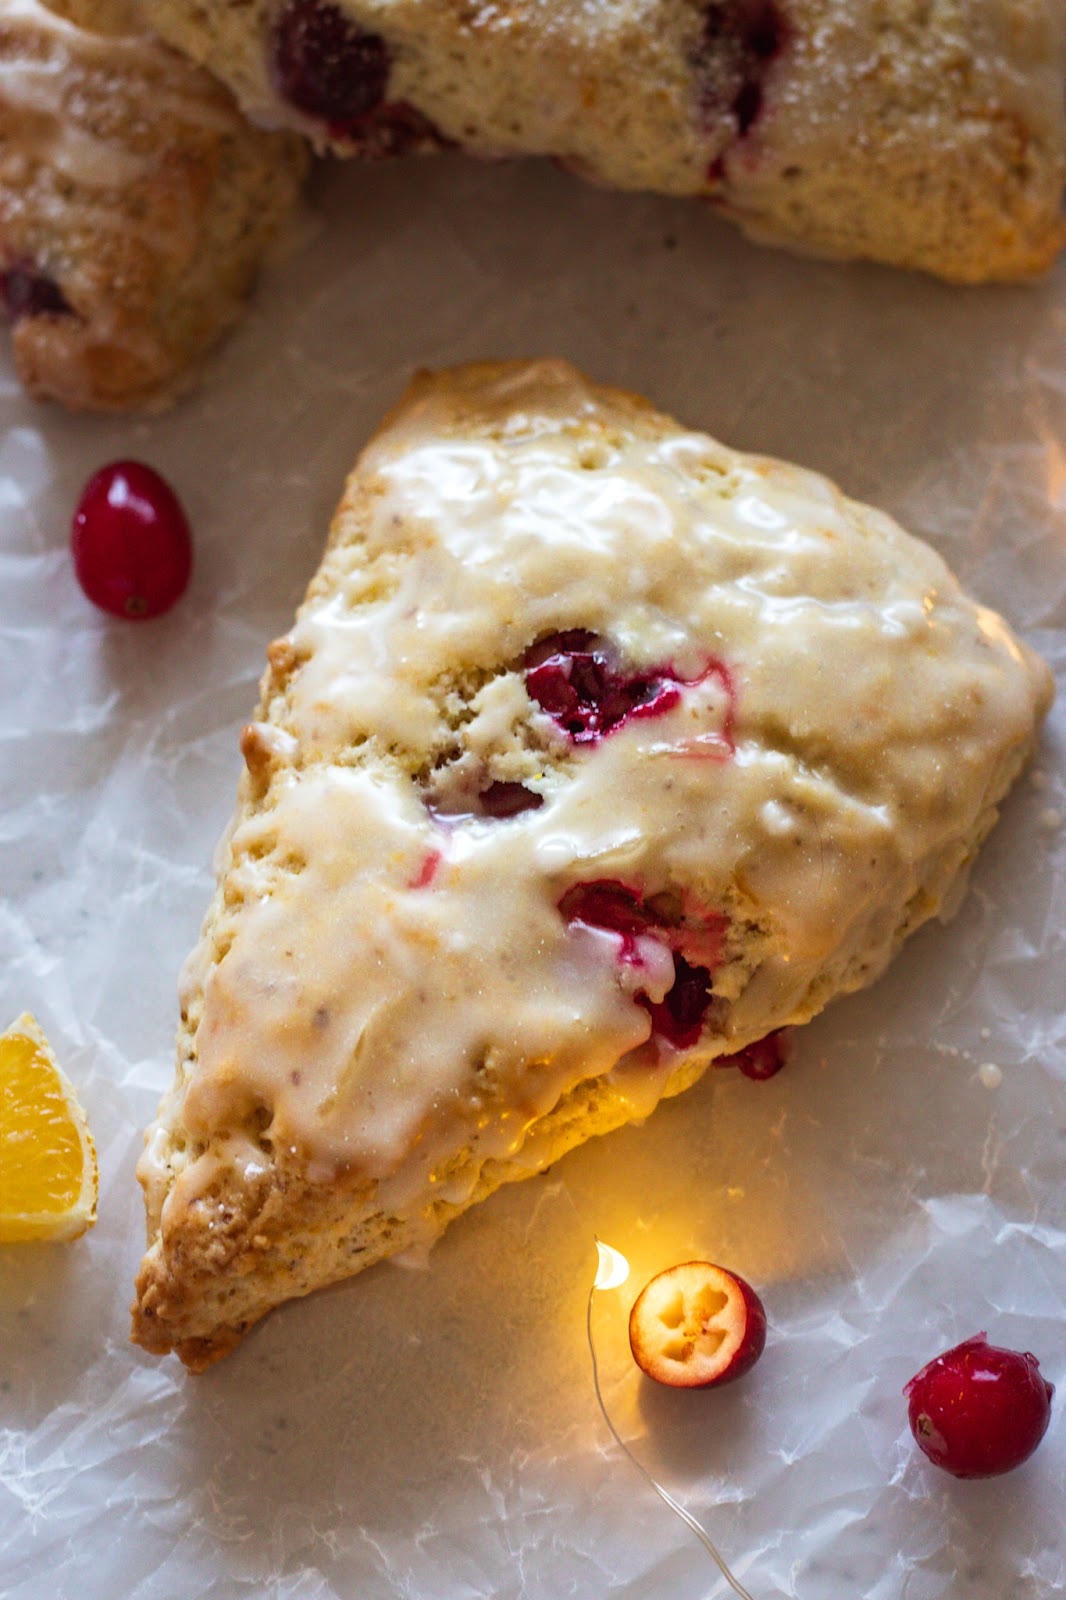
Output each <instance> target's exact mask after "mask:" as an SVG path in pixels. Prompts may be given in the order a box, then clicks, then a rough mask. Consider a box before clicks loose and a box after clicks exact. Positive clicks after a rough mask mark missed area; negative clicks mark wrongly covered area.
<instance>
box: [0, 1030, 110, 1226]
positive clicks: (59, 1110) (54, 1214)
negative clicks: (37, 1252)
mask: <svg viewBox="0 0 1066 1600" xmlns="http://www.w3.org/2000/svg"><path fill="white" fill-rule="evenodd" d="M96 1193H97V1166H96V1149H95V1146H94V1145H93V1141H92V1135H91V1134H90V1132H89V1128H88V1124H87V1123H86V1120H85V1113H84V1111H83V1110H82V1108H81V1106H80V1105H79V1104H78V1099H77V1096H76V1094H75V1092H74V1086H73V1084H71V1082H70V1080H69V1079H68V1078H67V1077H66V1075H65V1074H64V1073H63V1072H62V1071H61V1070H60V1067H59V1065H58V1063H57V1062H56V1059H55V1056H54V1055H53V1054H52V1051H51V1048H50V1046H49V1044H48V1041H47V1039H46V1038H45V1037H44V1034H43V1033H42V1032H41V1030H40V1028H39V1027H38V1026H37V1023H36V1022H35V1021H34V1019H33V1018H32V1017H31V1016H29V1015H28V1014H23V1015H22V1016H21V1017H19V1018H18V1019H17V1020H16V1021H15V1022H13V1023H12V1024H11V1026H10V1028H8V1030H7V1032H6V1033H4V1034H0V1243H2V1244H14V1243H21V1242H23V1241H26V1240H34V1239H76V1238H77V1237H78V1235H79V1234H82V1233H84V1232H85V1230H86V1228H90V1227H91V1226H92V1224H93V1223H94V1222H95V1221H96Z"/></svg>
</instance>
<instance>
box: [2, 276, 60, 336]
mask: <svg viewBox="0 0 1066 1600" xmlns="http://www.w3.org/2000/svg"><path fill="white" fill-rule="evenodd" d="M0 304H2V305H3V311H4V316H5V317H6V318H7V320H8V322H11V323H15V322H21V321H22V320H23V318H24V317H40V316H45V315H49V314H50V315H52V316H60V317H63V316H66V317H69V316H72V315H73V307H72V306H71V305H70V303H69V302H68V300H67V298H66V295H64V293H63V291H62V289H61V288H60V287H59V285H58V283H57V282H56V281H55V279H54V278H52V277H50V276H49V274H48V273H47V272H42V271H41V270H40V268H38V267H34V266H32V265H30V264H29V263H25V262H24V263H22V264H21V265H17V266H13V267H6V268H5V269H4V270H3V271H2V272H0Z"/></svg>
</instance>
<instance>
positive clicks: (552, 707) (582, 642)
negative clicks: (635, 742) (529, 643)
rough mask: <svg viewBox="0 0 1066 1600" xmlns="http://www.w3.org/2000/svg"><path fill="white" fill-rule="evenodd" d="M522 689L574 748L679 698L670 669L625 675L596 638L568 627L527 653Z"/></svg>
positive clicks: (667, 707) (651, 714)
mask: <svg viewBox="0 0 1066 1600" xmlns="http://www.w3.org/2000/svg"><path fill="white" fill-rule="evenodd" d="M525 675H526V689H527V690H528V692H529V695H530V697H531V698H532V699H533V700H535V701H536V702H537V704H538V705H539V706H540V708H541V710H542V711H546V712H547V713H548V715H549V717H551V719H552V721H553V722H556V723H558V725H559V727H561V728H562V729H563V730H564V731H565V732H566V733H567V734H569V736H570V738H571V739H572V740H573V741H574V743H575V744H594V743H595V742H596V741H597V740H598V739H601V738H603V737H604V735H605V734H608V733H613V732H614V730H615V729H616V728H620V727H621V726H622V724H623V723H624V722H628V720H629V719H630V718H631V717H655V716H661V715H662V713H663V712H664V711H669V710H670V709H671V707H673V706H675V705H676V704H677V703H678V701H679V700H680V698H681V684H682V683H683V682H684V681H685V680H684V679H680V678H677V677H674V676H673V675H672V674H671V673H670V672H669V670H668V669H657V670H655V671H652V672H626V671H623V670H621V669H620V667H619V665H618V664H617V662H616V660H615V659H614V653H613V652H612V651H611V650H610V648H609V646H608V645H607V643H606V641H605V640H603V639H601V638H600V637H599V635H598V634H595V633H589V632H587V631H586V630H585V629H583V628H571V629H569V630H568V631H566V632H565V633H555V634H552V635H551V637H550V638H547V639H543V640H541V642H540V643H539V644H536V645H534V646H533V647H532V649H531V650H529V651H527V652H526V658H525Z"/></svg>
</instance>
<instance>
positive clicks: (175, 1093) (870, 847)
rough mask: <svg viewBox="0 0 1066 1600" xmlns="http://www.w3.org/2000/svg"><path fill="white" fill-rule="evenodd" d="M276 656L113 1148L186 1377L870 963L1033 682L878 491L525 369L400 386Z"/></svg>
mask: <svg viewBox="0 0 1066 1600" xmlns="http://www.w3.org/2000/svg"><path fill="white" fill-rule="evenodd" d="M268 656H269V663H270V664H269V669H268V671H267V673H266V676H265V678H264V680H263V687H262V699H261V703H260V706H259V710H258V713H257V715H256V719H255V720H254V721H253V722H251V723H250V724H249V725H248V726H247V727H246V728H245V730H244V733H243V735H242V749H243V753H244V759H245V771H244V773H243V775H242V779H241V788H240V796H239V802H238V808H237V813H236V817H235V819H234V822H233V824H232V826H231V829H230V831H229V833H228V836H227V839H226V842H225V844H224V847H223V849H222V852H221V858H220V869H219V871H220V875H219V881H218V889H217V893H216V895H215V898H214V901H213V904H212V906H211V908H210V910H209V912H208V915H207V919H206V921H205V923H204V928H203V934H202V937H201V940H200V943H199V946H198V948H197V950H196V951H195V952H194V954H193V956H192V957H191V959H190V962H189V964H188V966H187V968H186V973H185V976H184V980H183V997H182V1022H181V1029H180V1035H179V1043H178V1067H177V1075H176V1079H175V1082H174V1085H173V1088H172V1089H171V1091H170V1092H169V1094H168V1095H167V1096H166V1098H165V1099H164V1101H163V1104H162V1107H161V1109H160V1111H159V1114H158V1118H157V1120H156V1122H155V1124H154V1126H153V1127H152V1128H151V1129H150V1130H149V1132H148V1134H147V1137H146V1148H145V1152H144V1155H143V1157H142V1159H141V1163H140V1166H139V1169H138V1170H139V1176H140V1179H141V1182H142V1184H143V1185H144V1189H145V1194H146V1199H147V1209H148V1252H147V1254H146V1256H145V1258H144V1262H143V1265H142V1268H141V1272H140V1276H139V1279H138V1285H137V1299H136V1303H135V1306H134V1309H133V1317H134V1338H135V1340H136V1341H137V1342H138V1343H139V1344H141V1345H143V1346H144V1347H145V1348H146V1349H148V1350H152V1351H158V1352H163V1351H167V1350H170V1349H174V1350H176V1351H177V1352H178V1354H179V1355H180V1356H181V1358H182V1360H183V1361H185V1363H186V1364H187V1365H188V1366H189V1367H191V1368H193V1369H199V1368H202V1367H204V1366H206V1365H208V1364H209V1363H210V1362H212V1361H213V1360H215V1359H216V1358H217V1357H218V1356H220V1355H222V1354H224V1353H225V1352H226V1351H227V1350H228V1349H230V1347H231V1346H232V1345H233V1344H234V1343H235V1342H236V1341H237V1340H238V1339H239V1338H240V1336H241V1335H242V1334H243V1333H244V1331H245V1330H246V1329H247V1328H248V1327H249V1326H250V1325H251V1324H252V1323H254V1322H255V1321H256V1320H257V1319H258V1318H259V1317H261V1316H262V1315H263V1314H264V1312H266V1311H268V1310H269V1309H270V1308H271V1307H272V1306H274V1305H277V1304H278V1303H279V1302H280V1301H283V1300H286V1299H289V1298H291V1297H292V1296H295V1295H302V1294H306V1293H307V1292H308V1291H309V1290H312V1289H314V1288H316V1287H318V1286H319V1285H321V1284H326V1283H330V1282H333V1281H334V1280H336V1279H339V1278H344V1277H347V1276H349V1275H350V1274H352V1273H356V1272H359V1271H361V1270H362V1269H363V1268H364V1267H367V1266H370V1265H371V1264H372V1263H373V1262H375V1261H377V1260H379V1259H380V1258H382V1257H384V1256H388V1255H391V1254H393V1253H394V1252H397V1251H400V1250H403V1249H405V1248H407V1247H410V1246H415V1245H421V1244H424V1243H425V1242H427V1241H429V1240H431V1239H433V1238H434V1237H435V1236H436V1235H437V1234H439V1233H440V1231H441V1230H442V1229H443V1228H444V1226H445V1225H446V1224H447V1223H448V1222H450V1221H451V1219H452V1218H453V1217H456V1216H458V1215H459V1213H460V1212H462V1211H464V1210H465V1209H466V1208H467V1207H468V1206H470V1205H472V1204H474V1202H475V1201H478V1200H481V1199H483V1198H484V1197H485V1196H486V1195H488V1194H490V1193H491V1192H492V1191H493V1190H494V1189H496V1188H497V1187H498V1186H499V1185H500V1184H502V1183H505V1182H510V1181H512V1180H514V1179H517V1178H524V1177H528V1176H530V1175H531V1174H533V1173H536V1172H539V1171H542V1170H543V1169H544V1168H545V1167H547V1166H548V1165H549V1164H550V1163H551V1162H553V1161H555V1160H556V1159H557V1158H558V1157H559V1156H560V1155H562V1154H563V1153H564V1152H565V1151H567V1150H569V1149H571V1148H572V1147H573V1146H575V1145H577V1144H580V1143H581V1142H582V1141H583V1140H586V1139H588V1138H590V1137H591V1136H592V1135H593V1134H601V1133H606V1132H608V1131H609V1130H610V1129H612V1128H616V1127H618V1126H620V1125H621V1124H623V1123H626V1122H628V1121H630V1120H633V1119H636V1118H642V1117H645V1116H647V1114H648V1113H649V1112H650V1111H651V1110H652V1109H653V1107H654V1106H655V1105H656V1104H657V1102H658V1101H659V1100H660V1099H661V1098H662V1097H663V1096H665V1095H674V1094H677V1093H678V1092H679V1091H680V1090H682V1089H685V1088H687V1087H688V1086H689V1085H690V1084H692V1083H693V1082H694V1081H695V1080H696V1079H697V1078H698V1077H699V1076H700V1074H701V1073H702V1072H703V1071H704V1069H705V1068H706V1067H707V1066H708V1065H709V1064H710V1063H711V1062H713V1061H715V1059H716V1058H717V1059H721V1058H730V1059H733V1058H735V1057H736V1055H737V1053H738V1052H741V1051H743V1050H745V1048H746V1047H749V1046H751V1045H753V1044H755V1043H756V1042H757V1041H759V1040H761V1039H763V1038H765V1037H766V1036H767V1035H770V1034H772V1033H773V1032H774V1031H775V1030H777V1029H780V1028H782V1027H785V1026H788V1025H791V1024H794V1023H800V1022H804V1021H806V1020H807V1019H809V1018H810V1017H813V1016H814V1015H815V1014H816V1013H817V1012H818V1011H820V1010H821V1009H822V1007H823V1006H824V1005H825V1004H826V1003H827V1001H829V1000H830V999H832V998H833V996H834V995H838V994H843V993H846V992H848V991H849V990H855V989H858V988H860V987H861V986H863V985H865V984H868V983H870V982H871V981H872V980H873V979H874V978H876V977H877V975H878V974H879V973H880V972H881V971H882V969H883V968H884V967H885V965H886V963H887V962H888V961H889V959H890V958H891V956H892V954H893V952H894V951H895V950H896V949H897V948H898V946H899V944H900V942H901V941H902V940H903V939H904V938H905V937H906V936H907V935H908V934H909V933H911V932H912V931H913V930H914V929H915V928H917V927H918V926H919V925H920V924H921V923H923V922H925V921H926V920H927V919H928V918H930V917H932V916H935V915H938V914H939V915H941V916H946V915H948V914H950V912H951V911H952V910H953V909H954V907H955V905H956V903H957V900H958V897H959V893H960V890H961V886H962V884H963V882H964V879H965V875H966V871H967V868H968V866H969V864H970V862H971V860H972V858H973V856H974V853H975V851H976V850H977V847H978V845H979V844H980V842H981V840H982V839H983V837H984V835H985V834H986V833H987V832H988V830H989V828H990V827H991V826H992V823H993V821H994V820H995V817H996V808H997V805H998V804H999V802H1000V800H1001V799H1002V797H1003V795H1004V793H1005V792H1006V790H1007V789H1008V787H1009V786H1010V784H1011V782H1012V780H1013V778H1014V777H1015V775H1016V774H1017V772H1018V770H1019V768H1020V767H1021V765H1022V763H1023V762H1024V760H1025V758H1026V756H1027V754H1028V752H1029V751H1030V749H1031V747H1032V744H1033V740H1034V736H1035V730H1036V727H1037V725H1038V722H1039V720H1040V718H1041V716H1042V715H1043V713H1044V711H1045V710H1046V708H1047V706H1048V704H1049V701H1050V697H1051V682H1050V675H1049V673H1048V670H1047V668H1046V667H1045V666H1044V665H1043V663H1042V662H1041V661H1039V660H1038V659H1037V658H1036V657H1035V656H1034V655H1033V654H1032V653H1031V652H1030V651H1029V650H1028V649H1027V648H1026V646H1025V645H1024V644H1021V643H1020V642H1018V641H1017V640H1016V639H1015V638H1014V637H1013V636H1012V635H1011V633H1010V631H1009V629H1008V628H1007V626H1006V624H1005V623H1004V622H1003V621H1002V620H1001V619H1000V618H999V617H998V616H996V615H995V614H994V613H993V612H991V611H988V610H986V609H984V608H983V607H981V606H978V605H976V604H974V603H973V602H972V601H971V600H969V599H968V598H967V597H966V596H965V595H964V594H963V593H962V592H961V590H960V589H959V586H958V584H957V583H956V581H955V580H954V578H953V577H952V576H951V574H950V572H949V571H948V570H947V568H946V567H945V566H944V563H943V562H942V561H941V560H940V558H939V557H938V556H937V555H936V554H935V553H934V552H933V551H932V550H931V549H929V548H928V547H927V546H925V545H924V544H921V543H919V542H918V541H917V540H915V539H913V538H911V537H909V536H908V535H907V534H906V533H904V532H903V531H902V530H901V529H900V528H899V527H898V526H897V525H896V524H895V523H894V522H892V521H891V520H890V519H889V518H888V517H886V516H884V515H882V514H880V513H878V512H877V511H873V510H870V509H869V508H867V507H865V506H862V505H858V504H856V503H854V502H853V501H850V500H847V499H845V498H844V496H843V495H841V494H840V493H839V491H838V490H836V489H835V488H834V487H833V486H832V485H831V484H830V483H828V482H827V481H826V480H825V479H823V478H821V477H819V476H817V475H815V474H813V473H810V472H805V471H801V470H799V469H798V468H795V467H791V466H786V465H783V464H780V463H777V462H773V461H768V460H764V459H759V458H754V457H749V456H743V455H738V454H736V453H734V452H733V451H731V450H728V449H726V448H725V447H724V446H722V445H720V444H717V443H715V442H714V441H713V440H712V439H710V438H707V437H705V436H704V435H702V434H699V433H690V432H686V431H684V430H683V429H682V428H680V427H679V426H678V425H677V424H676V423H674V422H672V421H670V420H669V419H668V418H666V417H664V416H661V415H659V414H658V413H657V412H655V411H654V410H653V409H652V408H651V407H650V406H649V405H648V404H647V403H646V402H644V401H642V400H640V399H637V398H635V397H632V396H629V395H626V394H622V393H618V392H615V391H612V390H609V389H603V388H599V387H597V386H596V385H594V384H592V383H590V382H588V381H587V380H586V379H584V378H583V377H581V375H580V374H579V373H577V372H576V371H575V370H574V369H573V368H571V367H569V366H568V365H566V364H565V363H562V362H551V361H548V362H536V363H504V364H498V365H478V366H472V367H467V368H460V369H458V370H455V371H450V372H442V373H439V374H436V375H422V376H420V377H419V378H417V379H416V380H415V382H414V384H413V385H412V387H411V389H410V391H409V393H408V394H407V396H406V398H405V399H404V400H403V402H402V403H401V404H400V406H399V407H398V409H397V410H396V411H395V412H394V413H393V414H392V416H391V417H390V418H389V419H388V420H387V422H386V423H385V425H384V427H383V428H382V430H381V432H380V433H379V434H378V435H377V437H376V439H375V440H374V441H373V442H372V443H371V444H370V446H369V447H368V449H367V450H366V451H365V453H364V455H363V456H362V459H361V460H360V462H359V463H358V465H357V466H356V468H355V471H354V473H353V475H352V477H351V479H350V480H349V483H348V486H347V490H346V492H345V495H344V498H343V500H342V502H341V505H340V509H339V511H338V512H337V515H336V518H335V521H334V524H333V529H332V534H331V538H330V541H329V545H328V548H327V551H326V554H325V557H324V560H323V563H322V566H321V568H320V569H319V572H318V574H317V576H316V577H315V578H314V580H313V582H312V583H311V586H310V589H309V591H308V594H307V598H306V600H305V601H304V604H303V606H302V608H301V610H300V612H299V613H298V617H297V620H296V624H295V626H294V628H293V630H292V631H291V633H289V634H288V635H287V636H286V637H284V638H281V639H278V640H276V641H275V642H274V643H273V644H272V645H271V646H270V648H269V651H268Z"/></svg>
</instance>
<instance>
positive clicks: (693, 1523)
mask: <svg viewBox="0 0 1066 1600" xmlns="http://www.w3.org/2000/svg"><path fill="white" fill-rule="evenodd" d="M596 1252H597V1264H596V1276H595V1279H594V1280H593V1283H592V1287H591V1288H590V1289H589V1298H588V1307H587V1309H586V1312H585V1333H586V1337H587V1338H588V1344H589V1355H590V1356H591V1357H592V1387H593V1389H595V1391H596V1403H597V1405H598V1406H599V1408H600V1414H601V1416H602V1417H603V1420H604V1422H605V1423H606V1424H607V1427H608V1430H609V1432H610V1435H611V1438H612V1439H613V1440H614V1442H615V1444H616V1445H618V1447H619V1449H620V1450H622V1451H623V1452H624V1454H625V1455H627V1456H628V1457H629V1459H630V1461H631V1462H632V1463H633V1465H634V1466H635V1467H636V1469H637V1471H638V1472H639V1473H640V1475H641V1477H642V1478H643V1479H644V1481H645V1482H646V1483H647V1484H649V1485H650V1486H651V1488H653V1489H654V1490H655V1493H656V1494H657V1495H658V1496H659V1499H660V1500H662V1501H664V1502H665V1504H666V1505H668V1506H669V1507H670V1510H671V1511H673V1512H675V1513H676V1514H677V1516H679V1517H680V1518H681V1521H682V1522H683V1523H684V1524H685V1526H686V1527H687V1528H691V1530H692V1532H693V1533H694V1534H695V1535H696V1538H697V1539H698V1540H699V1541H700V1544H701V1545H702V1546H703V1548H704V1549H705V1550H706V1551H707V1554H708V1555H709V1556H710V1557H711V1559H712V1561H713V1562H714V1564H715V1566H716V1567H717V1568H718V1570H719V1572H720V1573H721V1574H722V1577H723V1578H724V1579H725V1581H726V1583H728V1585H729V1587H730V1588H731V1589H732V1591H733V1593H734V1594H735V1595H737V1596H738V1600H752V1597H751V1595H750V1594H749V1593H748V1591H747V1589H745V1588H744V1586H743V1584H742V1583H740V1582H738V1580H737V1579H736V1578H734V1576H733V1574H732V1573H731V1572H730V1570H729V1568H728V1567H727V1566H726V1564H725V1561H724V1559H723V1558H722V1556H721V1555H720V1554H719V1553H718V1550H717V1547H716V1546H715V1544H714V1542H713V1540H712V1539H711V1536H710V1534H709V1533H708V1532H707V1530H706V1528H705V1527H704V1526H703V1524H702V1523H701V1522H698V1521H697V1520H696V1518H695V1517H694V1516H693V1515H692V1513H691V1512H690V1511H686V1510H685V1508H684V1506H683V1505H679V1504H678V1502H677V1501H676V1500H675V1499H674V1497H673V1495H672V1494H671V1493H670V1491H669V1490H668V1489H664V1488H663V1486H662V1484H661V1483H660V1482H659V1480H658V1479H657V1478H653V1477H652V1475H651V1473H650V1472H649V1471H648V1469H647V1467H646V1466H644V1465H643V1463H642V1462H640V1461H638V1460H637V1458H636V1456H635V1455H634V1454H633V1452H632V1450H631V1449H630V1448H629V1446H628V1445H627V1444H626V1442H625V1440H624V1439H623V1438H622V1436H621V1434H620V1433H619V1432H618V1429H617V1428H616V1427H615V1425H614V1423H613V1422H612V1421H611V1419H610V1417H609V1415H608V1413H607V1407H606V1406H605V1405H604V1403H603V1394H602V1392H601V1390H600V1368H599V1363H598V1362H597V1360H596V1345H595V1342H594V1340H593V1337H592V1301H593V1297H594V1296H595V1294H596V1291H597V1289H617V1288H619V1287H620V1285H621V1284H623V1283H625V1281H626V1279H627V1278H628V1277H629V1262H628V1261H627V1260H626V1258H625V1256H624V1255H623V1254H622V1253H621V1251H620V1250H614V1249H612V1247H611V1246H610V1245H609V1244H604V1242H603V1240H602V1239H600V1238H597V1239H596Z"/></svg>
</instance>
